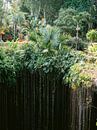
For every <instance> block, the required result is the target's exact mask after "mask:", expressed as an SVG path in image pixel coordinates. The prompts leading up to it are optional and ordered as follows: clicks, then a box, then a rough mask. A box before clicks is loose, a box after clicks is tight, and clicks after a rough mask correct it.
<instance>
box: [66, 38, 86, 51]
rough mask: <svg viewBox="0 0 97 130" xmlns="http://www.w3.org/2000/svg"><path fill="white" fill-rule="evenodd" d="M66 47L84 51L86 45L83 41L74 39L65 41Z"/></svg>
mask: <svg viewBox="0 0 97 130" xmlns="http://www.w3.org/2000/svg"><path fill="white" fill-rule="evenodd" d="M66 45H68V46H70V47H71V48H74V49H77V50H84V49H85V48H86V47H87V43H86V42H85V41H83V40H82V39H81V38H79V39H77V38H76V37H73V38H71V39H69V40H67V41H66Z"/></svg>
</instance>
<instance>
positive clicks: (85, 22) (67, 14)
mask: <svg viewBox="0 0 97 130" xmlns="http://www.w3.org/2000/svg"><path fill="white" fill-rule="evenodd" d="M54 23H55V24H56V25H57V26H59V27H60V28H61V30H62V31H63V32H65V33H69V34H71V35H72V36H75V35H76V27H77V25H79V27H80V33H81V35H83V34H82V32H83V30H84V32H83V33H84V34H85V33H86V31H87V30H88V28H89V27H90V24H91V15H90V14H89V13H88V12H86V11H84V12H78V11H76V10H75V9H72V8H68V9H60V11H59V17H58V19H56V20H55V22H54Z"/></svg>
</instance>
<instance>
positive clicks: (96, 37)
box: [86, 29, 97, 42]
mask: <svg viewBox="0 0 97 130" xmlns="http://www.w3.org/2000/svg"><path fill="white" fill-rule="evenodd" d="M86 38H87V39H88V40H89V41H91V42H96V41H97V31H96V30H94V29H92V30H90V31H88V33H87V34H86Z"/></svg>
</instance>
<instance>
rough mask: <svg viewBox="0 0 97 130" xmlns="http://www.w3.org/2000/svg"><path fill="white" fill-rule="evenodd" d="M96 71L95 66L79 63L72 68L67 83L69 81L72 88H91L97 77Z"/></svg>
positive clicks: (96, 67)
mask: <svg viewBox="0 0 97 130" xmlns="http://www.w3.org/2000/svg"><path fill="white" fill-rule="evenodd" d="M95 71H97V66H96V65H95V64H90V63H85V62H82V63H77V64H74V65H73V66H71V68H70V71H69V73H68V77H66V80H65V81H67V83H69V84H70V85H71V87H72V88H77V87H91V86H92V83H93V79H95V78H96V76H97V74H96V72H95Z"/></svg>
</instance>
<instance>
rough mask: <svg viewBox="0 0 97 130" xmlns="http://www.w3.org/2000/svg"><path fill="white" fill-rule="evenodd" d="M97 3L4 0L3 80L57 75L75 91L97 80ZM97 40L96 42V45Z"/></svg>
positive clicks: (0, 23)
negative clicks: (31, 74)
mask: <svg viewBox="0 0 97 130" xmlns="http://www.w3.org/2000/svg"><path fill="white" fill-rule="evenodd" d="M96 18H97V1H96V0H92V1H91V0H85V1H84V0H74V1H71V0H56V1H55V0H48V1H47V0H39V1H38V0H20V1H17V0H15V1H13V0H11V1H3V0H0V82H1V83H7V84H14V83H15V81H16V79H17V75H18V73H19V72H20V71H22V70H24V69H27V70H29V71H30V72H33V71H41V72H44V73H50V72H53V73H55V74H56V76H57V77H59V76H62V77H63V83H64V84H68V86H71V87H72V88H76V87H80V86H84V87H89V86H91V85H92V84H93V82H94V81H95V79H96V76H97V43H96V42H97V31H96V28H97V20H96ZM94 42H95V43H94Z"/></svg>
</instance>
